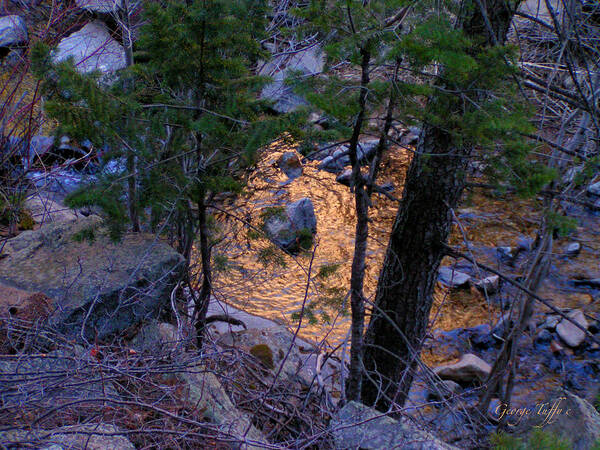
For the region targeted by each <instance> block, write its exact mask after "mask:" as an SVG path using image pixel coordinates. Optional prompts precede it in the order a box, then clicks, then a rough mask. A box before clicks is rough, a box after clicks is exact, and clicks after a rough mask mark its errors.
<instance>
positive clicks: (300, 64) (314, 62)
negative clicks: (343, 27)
mask: <svg viewBox="0 0 600 450" xmlns="http://www.w3.org/2000/svg"><path fill="white" fill-rule="evenodd" d="M324 65H325V55H324V54H323V52H322V51H321V49H320V48H319V47H317V46H314V47H311V48H309V49H306V50H303V51H301V52H298V53H295V54H293V55H292V56H287V55H283V56H279V57H276V58H274V59H273V60H272V61H269V62H268V63H266V64H265V65H264V66H263V67H262V68H261V70H260V71H259V74H260V75H265V76H270V77H272V79H273V81H272V82H271V83H269V84H268V85H266V86H265V87H264V88H263V90H262V92H261V98H263V99H266V100H271V101H272V102H273V109H274V110H275V111H277V112H279V113H288V112H291V111H294V110H296V109H297V108H298V107H300V106H302V105H305V104H306V100H304V99H303V98H302V97H300V96H298V95H296V94H295V93H294V91H293V88H292V86H289V85H288V84H286V82H285V80H286V78H287V77H289V76H290V75H291V74H292V73H293V72H301V73H302V74H303V75H316V74H318V73H320V72H322V71H323V67H324Z"/></svg>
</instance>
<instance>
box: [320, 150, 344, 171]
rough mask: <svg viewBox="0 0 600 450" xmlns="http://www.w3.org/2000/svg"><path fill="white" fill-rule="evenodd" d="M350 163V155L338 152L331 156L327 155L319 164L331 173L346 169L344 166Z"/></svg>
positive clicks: (322, 168)
mask: <svg viewBox="0 0 600 450" xmlns="http://www.w3.org/2000/svg"><path fill="white" fill-rule="evenodd" d="M349 165H350V157H349V156H348V154H347V153H337V154H335V153H334V154H333V155H331V156H327V157H326V158H325V159H323V161H321V163H320V164H319V166H318V167H319V169H320V170H325V171H327V172H331V173H340V172H341V171H343V170H344V167H346V166H349Z"/></svg>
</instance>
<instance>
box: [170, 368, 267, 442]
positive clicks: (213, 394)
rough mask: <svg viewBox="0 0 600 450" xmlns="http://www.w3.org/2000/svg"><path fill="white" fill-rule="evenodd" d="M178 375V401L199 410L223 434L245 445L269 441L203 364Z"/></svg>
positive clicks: (193, 409)
mask: <svg viewBox="0 0 600 450" xmlns="http://www.w3.org/2000/svg"><path fill="white" fill-rule="evenodd" d="M178 378H179V379H180V381H182V382H183V383H184V389H183V392H182V393H181V401H182V402H183V403H184V404H185V405H187V407H188V408H189V409H191V410H192V411H199V412H201V413H202V415H203V417H204V418H205V419H206V420H210V421H211V422H212V423H214V424H215V425H217V427H218V428H219V431H221V432H222V433H224V434H226V435H229V436H232V437H234V438H237V439H240V440H241V441H246V442H247V443H248V444H247V445H246V446H245V448H264V444H265V443H267V442H268V441H267V439H266V438H265V436H264V435H263V434H262V433H261V432H260V431H259V430H258V429H256V427H255V426H254V425H252V421H251V419H250V418H249V417H248V416H247V415H246V414H244V413H243V412H241V411H239V410H238V409H237V408H236V407H235V406H234V405H233V403H232V402H231V399H230V398H229V396H228V395H227V392H225V389H224V388H223V386H222V385H221V383H220V382H219V380H218V379H217V377H216V376H215V375H214V374H213V373H211V372H209V371H208V370H206V369H205V368H203V367H202V366H195V367H190V368H188V369H186V371H185V372H182V373H180V374H179V375H178ZM261 444H262V445H261Z"/></svg>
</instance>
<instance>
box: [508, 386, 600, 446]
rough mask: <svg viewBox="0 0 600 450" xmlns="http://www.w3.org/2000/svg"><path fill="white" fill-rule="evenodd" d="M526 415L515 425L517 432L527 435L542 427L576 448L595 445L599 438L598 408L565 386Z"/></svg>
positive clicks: (599, 421)
mask: <svg viewBox="0 0 600 450" xmlns="http://www.w3.org/2000/svg"><path fill="white" fill-rule="evenodd" d="M551 411H552V412H551ZM525 419H526V420H523V421H522V422H521V423H519V425H518V427H517V428H516V430H515V434H516V435H520V436H525V435H528V434H530V433H531V432H533V431H534V430H536V429H539V428H541V429H542V430H543V431H545V432H548V433H553V434H555V435H556V436H557V437H559V438H561V439H563V440H567V441H568V442H570V443H571V445H572V447H570V448H572V449H573V450H588V449H591V448H595V446H594V445H595V444H596V442H597V441H598V440H599V439H600V414H598V411H596V409H595V408H594V407H593V406H592V405H591V404H590V403H589V402H587V401H586V400H584V399H582V398H580V397H578V396H577V395H575V394H573V393H572V392H570V391H568V390H566V389H557V390H555V391H553V392H551V393H550V394H549V395H548V396H547V397H546V398H545V399H544V400H543V401H541V402H539V403H538V404H536V405H535V407H533V408H531V413H530V414H528V415H527V416H525Z"/></svg>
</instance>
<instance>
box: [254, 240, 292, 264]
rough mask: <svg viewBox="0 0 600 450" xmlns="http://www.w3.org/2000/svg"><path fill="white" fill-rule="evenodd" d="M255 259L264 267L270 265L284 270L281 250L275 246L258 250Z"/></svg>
mask: <svg viewBox="0 0 600 450" xmlns="http://www.w3.org/2000/svg"><path fill="white" fill-rule="evenodd" d="M257 258H258V261H259V262H260V263H261V264H263V265H264V266H265V267H266V266H268V265H270V264H273V265H275V266H279V267H284V268H285V267H286V262H285V258H284V256H283V254H282V253H281V249H279V248H278V247H276V246H275V245H269V246H267V247H265V248H262V249H260V250H259V251H258V255H257Z"/></svg>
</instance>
